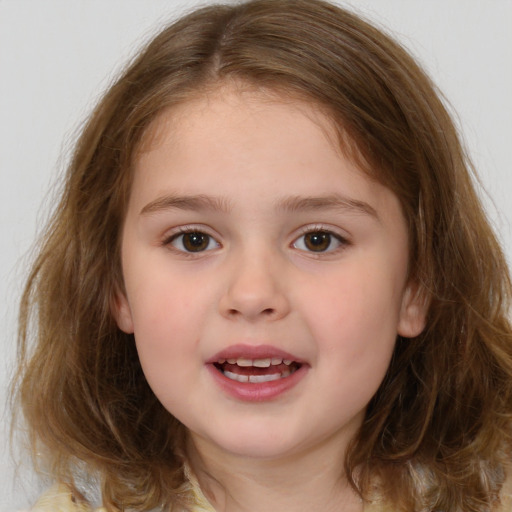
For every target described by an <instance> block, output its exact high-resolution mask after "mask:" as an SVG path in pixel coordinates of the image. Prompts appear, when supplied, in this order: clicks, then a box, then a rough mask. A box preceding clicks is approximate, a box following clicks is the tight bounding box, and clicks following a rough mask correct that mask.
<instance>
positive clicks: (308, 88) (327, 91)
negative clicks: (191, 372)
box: [15, 0, 512, 512]
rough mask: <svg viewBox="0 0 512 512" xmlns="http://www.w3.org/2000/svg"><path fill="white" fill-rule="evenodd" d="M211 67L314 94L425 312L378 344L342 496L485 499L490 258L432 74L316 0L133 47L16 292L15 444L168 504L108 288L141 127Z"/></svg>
mask: <svg viewBox="0 0 512 512" xmlns="http://www.w3.org/2000/svg"><path fill="white" fill-rule="evenodd" d="M228 80H237V81H240V82H242V83H246V84H250V85H254V86H256V87H258V88H262V89H266V90H269V91H279V92H280V93H281V94H287V95H289V96H290V97H292V98H294V97H295V98H301V99H303V100H306V101H308V102H310V103H311V104H313V105H317V106H318V108H319V109H321V110H322V112H324V113H325V114H326V115H327V116H328V117H329V118H330V119H331V120H332V122H333V123H334V124H335V126H336V127H337V130H338V133H339V143H340V145H341V146H342V149H343V150H344V151H345V152H346V154H349V155H350V156H351V157H352V158H353V159H354V160H355V161H356V162H357V163H358V165H359V166H360V167H361V169H363V170H364V171H365V172H367V173H369V174H370V175H371V176H372V177H374V178H375V179H376V180H378V181H379V182H381V183H382V184H384V185H385V186H387V187H389V188H390V189H391V190H392V191H393V192H394V193H395V194H396V195H397V197H398V198H399V200H400V202H401V205H402V208H403V212H404V215H405V218H406V219H407V223H408V229H409V239H410V279H412V280H415V282H416V283H418V285H419V287H420V293H422V294H423V295H424V297H425V300H426V301H428V303H429V308H428V318H427V327H426V329H425V330H424V332H423V333H422V334H421V335H419V336H418V337H417V338H414V339H401V338H400V337H399V338H398V339H397V341H396V348H395V351H394V355H393V358H392V361H391V364H390V367H389V370H388V372H387V375H386V377H385V379H384V381H383V382H382V385H381V386H380V388H379V390H378V392H377V394H376V395H375V396H374V397H373V399H372V400H371V403H370V404H369V406H368V408H367V412H366V417H365V419H364V422H363V424H362V426H361V428H360V430H359V432H358V435H357V436H356V438H355V439H353V442H352V443H351V445H350V447H349V450H348V453H347V454H346V458H345V460H344V461H340V468H342V467H343V465H344V469H345V472H346V475H347V478H348V479H349V481H350V482H351V484H352V485H353V487H354V488H355V489H356V490H357V491H358V492H359V493H360V494H361V496H363V497H364V498H367V499H372V498H374V497H375V494H378V495H379V496H380V497H381V498H383V499H385V500H387V502H389V503H390V504H392V505H393V507H394V508H393V510H396V511H407V512H411V511H419V510H422V511H423V510H443V511H446V512H456V511H457V512H460V511H464V512H470V511H472V512H477V511H478V512H483V511H488V510H492V508H493V506H494V504H496V503H498V501H499V493H500V489H501V486H502V484H503V481H504V479H505V474H506V471H507V466H506V461H507V460H510V456H511V453H512V450H511V420H512V416H511V415H512V334H511V325H510V322H509V320H508V319H507V315H508V312H509V304H510V296H511V282H510V277H509V274H508V270H507V266H506V262H505V258H504V256H503V253H502V251H501V249H500V247H499V244H498V243H497V241H496V238H495V236H494V234H493V232H492V230H491V229H490V227H489V224H488V222H487V220H486V217H485V215H484V212H483V210H482V206H481V204H480V201H479V199H478V197H477V193H476V192H475V188H474V185H473V177H472V174H473V172H472V167H471V165H470V162H469V160H468V157H467V155H466V153H465V151H464V149H463V147H462V145H461V142H460V140H459V137H458V134H457V130H456V128H455V126H454V123H453V121H452V119H451V117H450V115H449V113H448V111H447V108H446V107H445V105H444V104H443V101H442V100H441V99H440V95H439V93H438V91H436V88H435V87H434V85H433V84H432V82H431V80H430V79H429V78H428V77H427V76H426V75H425V73H424V72H423V71H422V70H421V69H420V67H419V66H418V65H417V64H416V62H415V61H414V60H413V59H412V58H411V56H410V55H409V54H408V53H407V52H406V51H405V50H404V49H403V48H402V47H401V46H400V45H399V44H397V43H396V42H395V41H393V40H392V39H391V38H390V37H388V36H387V35H386V34H384V33H383V32H382V31H380V30H378V29H376V28H375V27H373V26H372V25H370V24H368V23H367V22H365V21H364V20H362V19H361V18H360V17H358V16H356V15H354V14H353V13H351V12H348V11H346V10H343V9H341V8H338V7H336V6H333V5H331V4H329V3H325V2H323V1H321V0H253V1H249V2H245V3H242V4H239V5H231V6H222V5H219V6H210V7H205V8H201V9H199V10H197V11H195V12H192V13H190V14H188V15H186V16H185V17H183V18H181V19H180V20H178V21H176V22H174V23H172V24H171V25H170V26H168V27H167V28H165V29H164V30H163V31H162V32H161V33H160V34H159V35H157V36H156V37H155V38H154V39H153V40H152V41H151V42H150V43H149V44H148V45H147V47H146V48H145V49H144V50H143V51H142V52H141V53H140V54H139V55H138V56H137V57H136V58H135V59H134V61H133V62H132V63H131V64H130V65H129V66H128V67H127V68H126V70H125V71H124V72H123V74H122V75H121V76H120V77H119V78H118V79H117V81H116V82H115V83H114V84H113V85H112V86H111V87H110V89H109V90H108V92H107V93H106V94H105V96H104V97H103V99H102V100H101V101H100V103H99V104H98V106H97V107H96V109H95V111H94V112H93V113H92V115H91V117H90V119H89V121H88V122H87V124H86V126H85V127H84V129H83V132H82V134H81V136H80V138H79V139H78V141H77V144H76V148H75V151H74V154H73V157H72V159H71V162H70V164H69V168H68V171H67V174H66V176H65V182H64V185H63V194H62V198H61V200H60V203H59V204H58V205H57V206H56V208H55V211H54V213H53V217H52V219H51V222H50V223H49V225H48V227H47V229H46V230H45V232H44V233H43V234H42V237H41V241H40V245H39V248H38V254H37V257H36V259H35V262H34V264H33V268H32V270H31V273H30V276H29V279H28V283H27V285H26V289H25V293H24V295H23V299H22V303H21V316H20V318H21V320H20V334H19V343H20V366H19V372H18V379H17V381H16V383H17V384H16V388H15V389H16V392H17V396H18V397H19V399H20V401H21V404H22V410H23V417H24V419H25V421H26V424H27V429H28V432H29V434H30V438H31V441H32V448H33V452H34V454H36V453H37V454H39V457H42V460H43V461H44V463H45V468H46V470H47V471H50V472H51V473H52V474H53V475H54V476H55V478H57V479H58V480H60V481H62V482H65V483H68V484H69V485H71V486H72V487H73V486H75V485H76V474H77V471H78V470H80V468H84V467H85V468H86V471H87V472H89V473H90V474H94V475H96V476H97V477H98V478H99V479H100V482H101V489H102V498H103V503H104V505H105V506H106V507H107V509H108V510H118V509H134V510H141V511H142V510H149V509H151V508H154V507H156V506H159V505H160V506H161V505H164V506H172V504H175V503H180V505H181V506H183V505H185V506H186V504H187V496H188V493H187V486H186V476H185V474H184V460H185V454H184V453H183V439H184V436H185V428H184V426H183V425H181V424H180V423H179V422H178V421H177V420H176V419H175V418H174V417H173V416H172V415H171V414H170V413H168V412H167V411H166V410H165V409H164V408H163V406H162V405H161V404H160V403H159V402H158V400H157V399H156V398H155V396H154V394H153V393H152V391H151V389H150V388H149V386H148V384H147V382H146V380H145V378H144V375H143V373H142V370H141V367H140V364H139V361H138V357H137V352H136V349H135V344H134V339H133V337H132V336H131V335H127V334H124V333H123V332H121V331H120V330H119V329H118V328H117V325H116V322H115V320H114V318H113V316H112V303H113V301H114V298H115V296H116V293H117V292H118V291H119V290H122V289H123V277H122V273H121V265H120V231H121V226H122V223H123V218H124V214H125V210H126V206H127V200H128V196H129V193H130V184H131V178H132V163H133V161H134V158H135V157H136V155H137V151H138V149H139V148H140V144H141V140H142V138H143V135H144V134H145V133H148V132H147V129H148V127H149V126H150V125H151V123H152V122H153V121H154V120H155V118H156V116H157V115H158V114H159V113H161V112H162V111H163V110H164V109H167V108H169V107H172V106H173V105H176V104H181V103H183V102H186V101H187V99H189V98H191V97H192V96H197V95H201V94H203V93H204V92H205V91H206V90H208V89H209V88H211V87H216V86H218V85H219V84H223V83H226V81H228ZM36 457H37V456H36Z"/></svg>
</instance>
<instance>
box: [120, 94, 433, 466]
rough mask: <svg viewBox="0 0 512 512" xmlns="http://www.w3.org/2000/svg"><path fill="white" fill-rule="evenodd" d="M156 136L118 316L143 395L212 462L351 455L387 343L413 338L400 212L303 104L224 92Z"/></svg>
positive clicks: (138, 185) (136, 204) (140, 184)
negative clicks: (214, 458) (212, 455)
mask: <svg viewBox="0 0 512 512" xmlns="http://www.w3.org/2000/svg"><path fill="white" fill-rule="evenodd" d="M156 131H157V133H156V135H155V139H154V141H153V144H152V145H151V147H149V148H148V149H147V151H145V152H144V153H143V154H142V155H141V156H140V157H139V159H138V160H137V162H136V165H135V176H134V183H133V189H132V195H131V198H130V202H129V206H128V211H127V216H126V221H125V225H124V230H123V242H122V265H123V274H124V279H125V286H126V295H125V296H124V295H123V296H120V297H119V298H118V303H117V305H116V316H117V320H118V324H119V326H120V327H121V328H122V329H123V330H124V331H126V332H134V333H135V339H136V343H137V349H138V352H139V356H140V360H141V364H142V367H143V369H144V372H145V374H146V376H147V380H148V382H149V384H150V386H151V387H152V389H153V390H154V392H155V394H156V395H157V397H158V398H159V399H160V401H161V402H162V404H163V405H164V406H165V407H166V408H167V409H168V410H169V411H170V412H171V413H172V414H173V415H175V416H176V417H177V418H178V419H179V420H181V421H182V422H183V423H184V424H185V425H186V426H187V427H188V428H189V430H190V431H191V433H192V439H193V440H195V441H196V445H200V446H201V447H202V449H205V450H206V449H212V450H216V451H217V452H216V453H217V454H218V453H226V454H228V453H231V454H238V455H244V456H249V457H270V458H276V457H281V456H285V455H291V454H299V453H301V451H302V450H309V449H310V448H314V447H316V446H320V445H321V444H322V443H325V442H326V440H329V441H328V442H329V443H335V444H336V445H337V446H338V447H339V448H340V449H343V447H344V446H345V444H346V442H347V441H348V440H349V439H350V437H352V436H353V434H354V432H355V430H356V429H357V427H358V426H359V425H360V423H361V421H362V418H363V415H364V411H365V408H366V406H367V403H368V401H369V400H370V398H371V397H372V395H373V394H374V393H375V392H376V390H377V388H378V387H379V384H380V383H381V381H382V379H383V377H384V374H385V372H386V369H387V367H388V364H389V361H390V357H391V354H392V352H393V347H394V344H395V339H396V336H397V333H399V334H401V335H403V336H414V335H417V334H419V332H420V331H421V329H422V327H423V312H422V310H421V308H420V307H419V306H418V305H417V304H416V302H415V301H414V299H413V296H414V294H413V293H412V290H411V289H410V287H409V286H408V283H407V264H408V239H407V227H406V223H405V220H404V218H403V215H402V213H401V208H400V205H399V202H398V200H397V198H396V197H395V195H394V194H393V193H392V192H391V191H390V190H388V189H387V188H385V187H383V186H382V185H380V184H378V183H377V182H375V181H372V180H370V179H369V178H368V177H367V176H366V175H364V174H363V173H361V172H360V171H359V170H358V169H357V168H356V167H355V166H354V165H353V164H352V163H351V162H350V161H349V160H347V159H346V158H345V157H343V156H342V155H341V153H340V152H339V151H337V150H336V149H335V148H334V146H333V144H332V142H331V141H332V140H334V137H332V138H329V136H328V134H329V132H330V127H329V125H328V123H327V121H326V120H325V119H324V118H322V117H321V116H320V115H319V114H317V113H315V111H314V109H313V108H311V107H309V106H307V105H305V104H301V103H299V102H295V103H294V102H292V101H288V102H278V101H277V100H276V101H271V100H270V99H269V98H264V97H263V96H261V94H260V95H258V94H257V93H256V92H252V93H251V92H247V91H246V92H243V93H241V92H238V93H237V92H229V91H228V90H226V89H224V90H223V91H222V93H219V94H214V95H212V96H209V97H208V98H205V99H204V100H197V101H195V102H192V103H188V104H185V105H182V106H181V107H179V108H177V109H176V110H174V111H172V112H169V113H166V114H165V115H163V116H162V118H161V120H160V121H159V125H158V130H156ZM331 135H332V133H331ZM283 359H284V360H291V361H292V363H291V364H288V363H289V361H285V362H282V360H283ZM226 360H228V361H226ZM254 360H256V362H254ZM251 361H252V363H251ZM235 362H236V363H237V364H235ZM246 365H249V366H246ZM269 365H270V366H269ZM223 372H225V373H223ZM249 379H250V382H240V381H247V380H249ZM253 381H254V382H253Z"/></svg>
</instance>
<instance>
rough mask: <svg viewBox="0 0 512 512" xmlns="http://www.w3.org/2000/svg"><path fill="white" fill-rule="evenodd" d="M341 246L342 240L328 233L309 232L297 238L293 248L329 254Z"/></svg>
mask: <svg viewBox="0 0 512 512" xmlns="http://www.w3.org/2000/svg"><path fill="white" fill-rule="evenodd" d="M343 244H344V240H343V239H341V238H340V237H338V236H336V235H335V234H333V233H330V232H329V231H310V232H308V233H305V234H304V235H302V236H301V237H299V238H298V239H297V240H296V241H295V242H294V243H293V247H295V248H296V249H300V250H301V251H307V252H330V251H333V250H335V249H337V248H338V247H340V246H341V245H343Z"/></svg>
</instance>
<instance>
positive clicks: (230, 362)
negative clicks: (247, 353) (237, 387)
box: [228, 358, 236, 364]
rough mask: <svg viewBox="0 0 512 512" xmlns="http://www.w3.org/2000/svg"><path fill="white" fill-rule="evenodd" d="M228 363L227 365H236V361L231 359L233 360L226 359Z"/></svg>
mask: <svg viewBox="0 0 512 512" xmlns="http://www.w3.org/2000/svg"><path fill="white" fill-rule="evenodd" d="M228 363H229V364H236V359H233V358H231V359H228Z"/></svg>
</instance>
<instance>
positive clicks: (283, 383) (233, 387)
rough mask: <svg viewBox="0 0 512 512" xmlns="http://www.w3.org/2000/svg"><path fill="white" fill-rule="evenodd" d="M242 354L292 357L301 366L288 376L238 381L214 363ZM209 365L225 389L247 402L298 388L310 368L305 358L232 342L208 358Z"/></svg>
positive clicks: (273, 397)
mask: <svg viewBox="0 0 512 512" xmlns="http://www.w3.org/2000/svg"><path fill="white" fill-rule="evenodd" d="M239 357H244V358H247V359H266V358H273V357H275V358H281V359H289V360H291V361H295V362H297V363H301V366H300V368H298V369H297V370H296V371H295V372H293V373H292V374H291V375H289V376H288V377H284V378H282V379H278V380H273V381H269V382H259V383H252V382H238V381H235V380H232V379H229V378H227V377H225V376H224V375H223V373H222V372H221V371H219V370H218V369H217V367H216V366H215V363H216V362H217V361H219V360H225V359H237V358H239ZM206 367H207V369H208V371H209V372H210V374H211V376H212V378H213V380H214V382H215V383H216V384H217V385H218V386H219V387H220V388H221V390H222V391H223V392H225V393H226V394H227V395H229V396H231V397H233V398H235V399H237V400H241V401H245V402H263V401H268V400H274V399H277V398H278V397H279V396H281V395H283V394H284V393H286V392H287V391H289V390H291V389H292V388H293V387H295V386H296V385H297V384H298V383H299V382H300V381H301V380H302V379H303V377H304V376H305V375H306V374H307V372H308V371H309V365H308V364H306V363H305V362H304V361H303V360H301V359H299V358H297V357H296V356H294V355H293V354H290V353H288V352H285V351H283V350H280V349H277V348H276V347H272V346H270V345H258V346H251V345H233V346H231V347H229V348H227V349H225V350H221V351H220V352H218V353H217V354H215V355H214V356H213V357H212V358H211V359H209V360H208V361H207V363H206Z"/></svg>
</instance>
